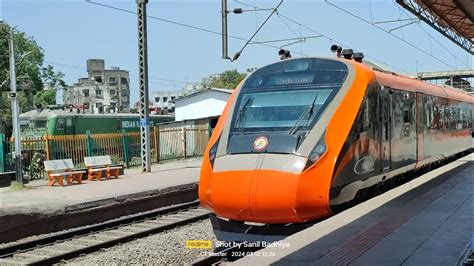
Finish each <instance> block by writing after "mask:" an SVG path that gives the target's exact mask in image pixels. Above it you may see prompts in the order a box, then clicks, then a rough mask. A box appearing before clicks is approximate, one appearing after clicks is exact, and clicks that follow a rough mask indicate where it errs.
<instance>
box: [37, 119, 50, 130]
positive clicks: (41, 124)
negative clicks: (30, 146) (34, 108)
mask: <svg viewBox="0 0 474 266" xmlns="http://www.w3.org/2000/svg"><path fill="white" fill-rule="evenodd" d="M47 123H48V120H35V128H46V125H47Z"/></svg>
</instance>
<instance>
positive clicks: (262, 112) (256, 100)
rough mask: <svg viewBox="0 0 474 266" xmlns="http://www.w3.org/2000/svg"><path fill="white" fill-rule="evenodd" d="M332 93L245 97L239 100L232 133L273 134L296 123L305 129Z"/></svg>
mask: <svg viewBox="0 0 474 266" xmlns="http://www.w3.org/2000/svg"><path fill="white" fill-rule="evenodd" d="M334 89H335V88H321V89H302V90H291V91H288V90H279V91H264V92H254V93H246V94H245V95H243V97H242V101H241V104H240V106H239V109H238V110H239V111H238V112H239V113H240V114H239V115H238V117H237V121H236V122H237V123H236V124H235V127H234V129H235V130H242V129H245V130H246V131H247V130H250V131H252V130H273V129H275V130H277V129H282V128H291V127H293V126H294V125H295V124H296V123H297V121H298V122H299V124H300V125H301V126H302V127H305V126H308V125H310V124H311V123H312V121H313V120H314V119H315V118H316V117H318V115H319V112H320V111H321V110H322V107H323V106H324V105H325V104H326V102H327V101H328V99H329V96H330V95H331V94H332V92H333V91H334ZM309 110H311V112H309Z"/></svg>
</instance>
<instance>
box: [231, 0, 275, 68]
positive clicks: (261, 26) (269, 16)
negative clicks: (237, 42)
mask: <svg viewBox="0 0 474 266" xmlns="http://www.w3.org/2000/svg"><path fill="white" fill-rule="evenodd" d="M281 4H283V0H281V1H280V3H279V4H278V5H277V6H276V7H275V8H274V9H273V10H272V12H271V13H270V15H268V17H267V18H266V19H265V20H264V21H263V23H262V24H261V25H260V27H258V29H257V30H256V31H255V33H254V34H253V35H252V37H250V39H248V40H247V42H246V43H245V44H244V46H243V47H242V49H240V51H238V52H237V53H236V54H235V55H234V58H233V59H231V60H232V61H234V60H236V59H237V58H238V57H239V56H240V54H242V52H243V51H244V49H245V47H247V45H248V44H249V43H250V42H251V41H252V39H253V37H255V35H257V33H258V32H259V31H260V30H261V29H262V28H263V26H264V25H265V24H266V23H267V21H268V20H269V19H270V18H271V17H272V16H273V14H275V12H276V11H277V10H278V8H279V7H280V6H281Z"/></svg>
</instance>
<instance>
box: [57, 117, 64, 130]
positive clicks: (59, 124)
mask: <svg viewBox="0 0 474 266" xmlns="http://www.w3.org/2000/svg"><path fill="white" fill-rule="evenodd" d="M65 125H66V121H64V119H63V118H58V121H57V122H56V129H57V130H64V126H65Z"/></svg>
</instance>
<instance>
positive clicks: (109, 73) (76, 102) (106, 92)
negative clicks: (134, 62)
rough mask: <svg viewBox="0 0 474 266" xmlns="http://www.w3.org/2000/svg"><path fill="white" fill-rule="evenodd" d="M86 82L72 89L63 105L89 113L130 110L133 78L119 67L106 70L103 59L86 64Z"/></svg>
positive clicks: (70, 88) (89, 60)
mask: <svg viewBox="0 0 474 266" xmlns="http://www.w3.org/2000/svg"><path fill="white" fill-rule="evenodd" d="M87 74H88V76H87V77H86V78H79V79H78V82H77V83H75V84H74V85H72V86H69V87H68V88H67V89H66V90H65V92H64V95H63V101H64V104H70V105H73V106H74V107H77V108H81V109H83V110H84V111H85V112H86V113H118V112H128V110H129V109H130V76H129V73H128V71H126V70H121V69H120V68H118V67H111V69H105V60H104V59H88V60H87Z"/></svg>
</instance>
